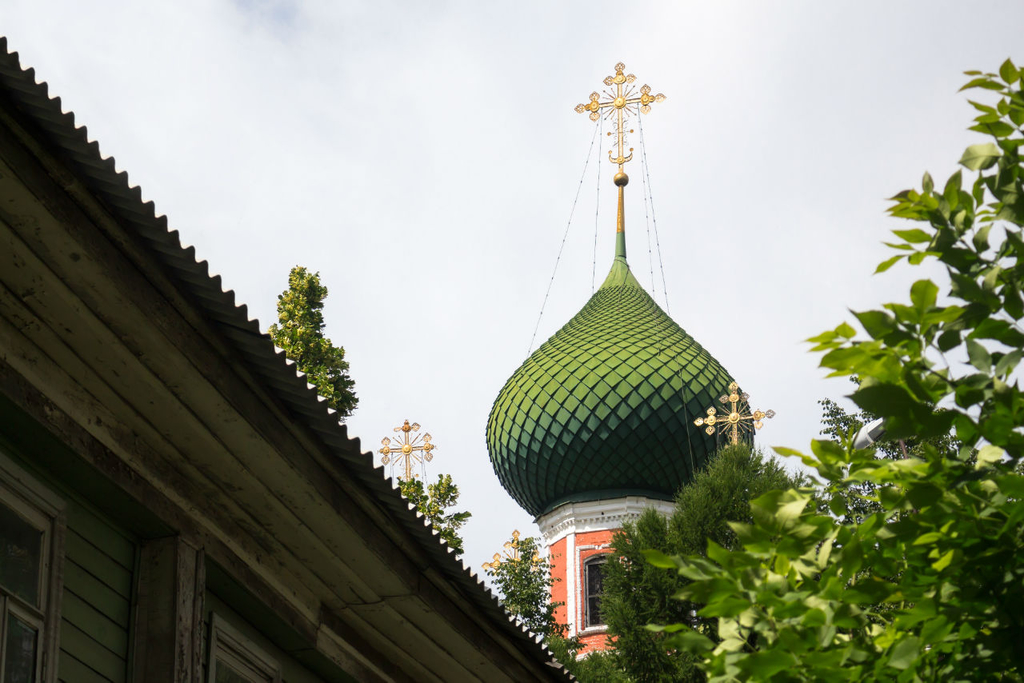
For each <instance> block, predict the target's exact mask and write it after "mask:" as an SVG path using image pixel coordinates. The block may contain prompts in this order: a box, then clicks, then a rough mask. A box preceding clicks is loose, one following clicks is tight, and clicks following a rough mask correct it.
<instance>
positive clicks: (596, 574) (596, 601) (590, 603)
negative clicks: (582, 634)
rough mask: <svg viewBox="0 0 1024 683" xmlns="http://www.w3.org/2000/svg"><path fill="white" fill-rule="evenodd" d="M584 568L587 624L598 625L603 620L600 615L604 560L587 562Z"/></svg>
mask: <svg viewBox="0 0 1024 683" xmlns="http://www.w3.org/2000/svg"><path fill="white" fill-rule="evenodd" d="M584 567H585V568H586V574H587V575H586V587H587V595H586V600H587V601H586V606H587V615H586V622H587V626H600V625H601V624H603V623H604V622H603V621H602V617H601V589H602V587H603V586H602V584H603V583H604V560H603V559H601V560H597V561H594V562H588V563H587V564H586V565H584Z"/></svg>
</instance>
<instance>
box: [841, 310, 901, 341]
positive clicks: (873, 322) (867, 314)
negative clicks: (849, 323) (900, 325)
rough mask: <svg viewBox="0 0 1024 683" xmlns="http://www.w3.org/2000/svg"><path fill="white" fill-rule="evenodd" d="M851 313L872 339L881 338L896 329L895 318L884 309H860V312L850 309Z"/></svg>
mask: <svg viewBox="0 0 1024 683" xmlns="http://www.w3.org/2000/svg"><path fill="white" fill-rule="evenodd" d="M852 313H853V315H854V316H856V318H857V320H858V321H859V322H860V324H861V325H862V326H863V327H864V330H865V331H866V332H867V333H868V334H869V335H871V338H872V339H881V338H882V337H884V336H886V335H887V334H889V333H890V332H893V331H895V329H896V321H895V319H894V318H893V317H892V316H891V315H889V314H888V313H886V312H885V311H862V312H860V313H858V312H856V311H852Z"/></svg>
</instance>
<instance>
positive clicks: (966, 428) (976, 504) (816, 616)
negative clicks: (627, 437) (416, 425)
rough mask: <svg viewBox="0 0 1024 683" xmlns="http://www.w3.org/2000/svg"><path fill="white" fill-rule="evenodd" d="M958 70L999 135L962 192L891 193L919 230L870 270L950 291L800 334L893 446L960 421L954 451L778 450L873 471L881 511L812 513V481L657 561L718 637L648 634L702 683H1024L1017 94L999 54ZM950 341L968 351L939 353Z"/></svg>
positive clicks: (933, 290) (949, 186)
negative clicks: (922, 273) (987, 680)
mask: <svg viewBox="0 0 1024 683" xmlns="http://www.w3.org/2000/svg"><path fill="white" fill-rule="evenodd" d="M968 74H969V75H970V76H972V80H971V81H970V82H968V83H967V85H966V86H964V87H965V89H983V90H985V91H988V92H990V93H991V94H993V95H995V96H996V101H995V102H994V103H992V104H985V103H981V102H971V104H972V106H974V107H975V109H976V110H978V111H979V112H980V114H979V115H978V116H977V118H976V119H975V125H974V126H972V130H975V131H978V132H981V133H984V134H986V135H988V136H989V137H990V138H991V142H987V143H984V144H979V145H973V146H971V147H969V148H968V149H967V151H966V152H965V153H964V155H963V157H962V158H961V160H960V164H961V165H962V166H963V167H964V168H966V169H967V170H968V171H977V172H978V174H977V177H976V179H975V180H974V182H972V183H969V184H968V185H967V186H966V187H965V186H964V178H963V173H962V171H957V172H956V173H954V174H953V175H952V176H951V177H950V178H949V180H948V181H947V182H946V183H945V184H944V185H943V186H942V187H941V188H937V186H936V185H935V184H934V182H933V180H932V178H931V176H929V175H927V174H925V176H924V179H923V181H922V186H921V189H920V190H907V191H904V192H901V193H899V194H898V195H896V196H895V197H894V198H893V202H894V204H893V206H892V207H891V208H890V210H889V211H890V213H891V214H892V215H893V216H896V217H899V218H905V219H909V220H912V221H915V222H917V223H918V224H919V225H920V226H921V227H917V228H912V229H900V230H894V231H893V234H894V235H895V236H896V238H897V241H896V242H894V243H893V244H892V245H890V246H891V247H892V248H893V249H895V250H896V251H897V254H896V255H895V256H894V257H892V258H890V259H888V260H886V261H884V262H883V263H882V264H881V265H880V266H879V267H878V272H882V271H885V270H887V269H888V268H890V267H892V265H893V264H894V263H896V262H898V261H902V260H906V261H907V262H908V263H909V264H911V265H917V264H920V263H922V262H925V261H930V262H937V263H939V264H941V265H942V266H943V267H944V269H945V272H946V274H947V275H948V277H949V283H948V288H949V289H948V292H947V294H948V297H949V299H948V301H949V303H948V304H947V303H946V300H943V302H942V303H940V301H939V292H940V287H939V285H937V284H936V283H934V282H932V281H930V280H919V281H917V282H915V283H914V284H913V285H912V287H911V288H910V295H909V299H910V301H909V303H905V304H900V303H890V304H886V305H884V306H883V307H882V308H881V309H880V310H872V311H866V312H861V313H855V314H854V315H855V316H856V318H857V320H858V322H859V323H860V325H861V327H863V329H864V331H865V332H866V334H867V337H868V338H867V339H857V338H856V337H857V333H856V330H855V329H854V328H853V327H852V326H851V325H849V324H846V323H844V324H842V325H840V326H839V327H837V328H836V329H835V330H832V331H829V332H826V333H824V334H821V335H819V336H817V337H815V338H814V339H812V340H811V341H812V342H814V343H815V344H816V346H815V347H814V348H815V350H816V351H820V352H823V353H824V356H823V357H822V360H821V365H822V366H823V367H826V368H829V369H831V370H832V374H833V375H835V376H842V375H857V376H859V377H860V378H861V380H862V381H861V385H860V387H859V388H858V389H857V390H856V391H855V392H853V394H852V396H851V398H852V399H853V401H854V402H855V403H856V404H857V405H858V406H859V407H860V408H861V409H863V410H866V411H869V412H871V413H873V414H875V415H879V416H880V417H884V418H886V420H887V426H888V428H889V431H890V433H891V434H892V435H893V437H894V438H909V437H917V438H920V439H928V438H932V437H936V436H941V435H943V434H946V433H948V432H949V431H950V429H954V430H955V433H956V437H957V438H958V439H959V440H960V442H961V443H962V444H963V448H962V449H961V451H960V452H959V453H958V454H957V455H956V456H952V457H951V456H950V455H949V454H947V453H942V452H940V451H939V450H938V449H936V448H935V447H934V446H933V445H930V444H928V443H925V444H923V445H922V447H921V449H920V451H919V452H918V453H917V454H915V455H911V456H910V457H908V458H906V459H901V460H896V461H890V460H881V459H878V458H876V457H875V453H874V451H873V449H865V450H858V449H855V448H853V445H852V443H851V442H850V439H848V438H845V439H842V440H841V442H840V443H836V442H833V441H815V442H812V444H811V454H802V453H797V452H796V451H790V450H787V449H780V452H783V453H786V454H792V455H797V456H799V457H801V458H802V460H803V462H804V463H805V464H806V465H807V466H808V467H809V468H811V469H812V470H813V471H814V472H816V474H817V477H818V479H819V480H820V482H821V485H822V487H823V488H824V490H826V491H836V490H839V489H841V488H842V487H844V486H846V485H848V484H849V483H851V482H864V481H866V482H871V483H872V484H874V485H875V486H876V487H877V488H876V493H875V495H874V496H873V500H874V501H875V502H877V503H878V506H879V510H878V511H877V512H875V513H872V514H869V515H867V516H866V517H865V518H864V519H863V521H861V522H860V523H852V522H845V523H844V522H843V521H842V520H839V519H837V518H836V517H835V516H833V515H839V514H842V513H843V510H841V509H839V510H833V515H826V514H819V513H818V511H817V510H816V506H815V504H814V500H813V495H814V491H813V490H811V489H806V488H805V489H796V488H791V489H788V490H780V491H773V492H769V493H767V494H765V495H763V496H761V497H759V498H757V499H755V500H754V501H752V503H751V510H752V512H753V520H752V523H749V524H744V523H732V524H730V526H731V528H732V529H733V531H734V532H735V533H736V536H737V539H738V540H739V544H740V548H739V549H737V550H733V551H729V550H727V549H726V548H724V547H722V546H721V545H719V544H717V543H709V544H708V550H707V556H706V557H702V556H700V555H693V554H691V555H689V556H687V557H685V558H683V557H678V556H677V557H674V558H668V557H666V556H664V555H660V554H657V553H652V554H651V560H652V562H654V563H656V564H657V565H658V566H662V567H671V568H673V569H676V570H677V571H678V573H679V574H680V575H682V576H684V577H686V578H688V579H690V581H691V583H689V584H688V585H686V586H685V587H684V588H683V589H682V591H681V592H680V597H681V598H682V599H684V600H690V601H694V602H703V603H705V604H706V607H704V608H703V609H701V611H700V612H699V614H700V615H701V616H705V617H717V618H718V619H719V624H718V636H719V638H720V640H719V641H718V642H716V641H714V640H713V639H711V638H709V637H707V636H706V635H705V634H702V633H700V632H698V631H695V630H693V629H692V628H690V627H689V626H688V625H686V624H684V623H677V624H675V625H672V626H668V627H657V628H659V629H660V631H661V632H664V633H668V634H670V635H669V636H668V637H667V638H666V645H667V646H669V647H674V648H678V649H681V650H685V651H688V652H692V653H694V654H697V655H699V656H701V657H702V659H703V663H702V667H703V668H704V669H705V670H706V671H707V672H708V674H709V678H710V679H711V680H722V681H724V680H737V679H751V678H756V679H767V678H771V679H772V680H780V681H811V680H815V681H817V680H833V681H841V680H861V679H865V678H877V679H884V680H898V681H916V680H976V679H977V678H978V677H979V676H980V677H993V678H999V679H1002V680H1021V679H1022V673H1024V672H1022V665H1021V658H1020V644H1021V643H1022V642H1024V547H1022V545H1024V476H1022V475H1021V473H1020V468H1019V466H1020V463H1021V461H1022V456H1024V433H1022V430H1021V425H1022V424H1024V392H1022V391H1021V389H1020V387H1019V384H1018V381H1017V379H1016V378H1015V376H1014V375H1015V373H1016V371H1017V368H1018V365H1019V363H1020V361H1021V358H1022V350H1021V349H1022V347H1024V331H1022V329H1021V323H1020V321H1021V318H1024V298H1022V295H1021V290H1022V275H1024V235H1022V227H1024V185H1022V166H1021V163H1020V154H1019V150H1020V146H1021V145H1022V144H1024V138H1022V136H1021V127H1022V125H1024V94H1022V92H1021V72H1020V70H1019V69H1018V68H1017V67H1016V66H1015V65H1014V64H1013V63H1012V62H1011V61H1009V60H1007V61H1006V62H1005V63H1004V64H1003V65H1002V66H1001V67H1000V69H999V73H998V74H992V73H985V74H983V73H980V72H968ZM954 351H955V352H960V353H962V354H963V356H964V357H965V358H966V359H967V361H968V362H966V363H963V362H957V363H951V362H949V360H948V358H947V354H948V355H953V353H952V352H954ZM936 406H942V408H943V409H937V408H936ZM880 605H882V606H886V609H879V607H878V606H880Z"/></svg>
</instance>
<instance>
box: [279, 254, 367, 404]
mask: <svg viewBox="0 0 1024 683" xmlns="http://www.w3.org/2000/svg"><path fill="white" fill-rule="evenodd" d="M326 298H327V288H326V287H324V286H323V285H322V284H321V283H320V273H310V272H309V271H307V270H306V269H305V268H303V267H301V266H295V267H294V268H292V270H291V272H290V273H289V274H288V289H286V290H285V291H284V292H282V293H281V295H280V296H278V297H277V322H276V323H274V324H273V325H271V326H270V330H269V333H270V338H271V340H273V342H274V344H275V345H276V346H278V347H280V348H282V349H284V352H285V355H287V356H288V358H290V359H291V360H293V361H295V364H296V365H298V367H299V370H301V371H302V372H304V373H306V377H307V378H308V380H309V382H310V384H312V385H314V386H315V387H316V390H317V393H319V394H320V395H321V396H323V397H324V398H325V399H326V400H327V405H328V406H330V407H331V408H333V409H334V410H336V411H338V415H339V416H340V417H341V418H342V419H344V418H346V417H348V416H350V415H351V414H352V412H353V411H354V410H355V409H356V406H357V405H359V399H358V398H356V394H355V391H354V387H355V382H354V381H352V379H351V378H350V377H349V376H348V362H347V361H346V360H345V349H344V348H342V347H340V346H334V345H333V344H332V343H331V340H330V339H328V338H327V337H325V336H324V314H323V308H324V299H326Z"/></svg>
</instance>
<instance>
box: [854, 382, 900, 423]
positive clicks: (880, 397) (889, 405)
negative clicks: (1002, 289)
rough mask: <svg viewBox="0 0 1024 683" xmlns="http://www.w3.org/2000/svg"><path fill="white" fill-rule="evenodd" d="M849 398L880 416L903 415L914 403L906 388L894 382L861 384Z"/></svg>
mask: <svg viewBox="0 0 1024 683" xmlns="http://www.w3.org/2000/svg"><path fill="white" fill-rule="evenodd" d="M850 398H851V399H853V402H854V403H856V404H857V405H859V406H860V407H861V408H863V409H864V410H866V411H868V412H869V413H873V414H875V415H878V416H881V417H890V416H894V415H905V414H907V413H908V412H909V411H910V408H911V407H912V406H913V405H914V404H915V403H916V402H915V401H914V399H913V398H911V396H910V394H908V393H907V390H906V389H904V388H903V387H900V386H896V385H894V384H874V385H871V386H866V387H865V386H862V387H861V388H860V389H858V390H857V391H855V392H853V394H851V395H850Z"/></svg>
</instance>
